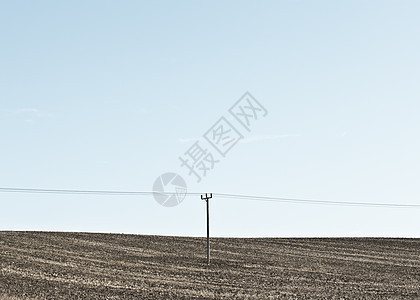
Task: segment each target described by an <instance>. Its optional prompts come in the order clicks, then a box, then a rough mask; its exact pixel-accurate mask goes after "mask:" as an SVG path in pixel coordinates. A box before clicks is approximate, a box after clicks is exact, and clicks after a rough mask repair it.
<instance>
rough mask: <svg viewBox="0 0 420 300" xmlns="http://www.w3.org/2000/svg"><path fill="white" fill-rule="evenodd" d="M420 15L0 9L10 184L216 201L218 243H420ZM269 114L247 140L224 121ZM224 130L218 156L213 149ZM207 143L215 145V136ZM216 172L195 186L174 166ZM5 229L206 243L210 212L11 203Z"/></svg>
mask: <svg viewBox="0 0 420 300" xmlns="http://www.w3.org/2000/svg"><path fill="white" fill-rule="evenodd" d="M419 9H420V3H419V2H418V1H404V0H403V1H382V0H381V1H333V0H331V1H296V0H295V1H286V0H285V1H228V2H226V1H223V2H222V1H148V2H146V1H119V2H116V1H103V0H101V1H84V2H82V1H77V2H75V1H71V2H70V1H67V2H64V1H60V2H56V1H55V2H54V1H1V2H0V37H1V40H0V136H1V139H0V151H1V152H0V153H1V155H0V166H1V172H0V187H14V188H46V189H78V190H117V191H151V190H152V187H153V184H154V182H155V180H156V179H157V178H158V177H159V176H160V175H161V174H164V173H167V172H173V173H176V174H179V176H181V177H182V178H183V179H184V180H185V182H186V184H187V186H188V192H196V193H210V192H211V193H215V197H214V198H213V199H211V200H210V214H211V235H212V236H221V237H227V236H229V237H336V236H362V237H363V236H378V237H380V236H381V237H420V218H419V217H418V216H419V213H420V208H395V207H365V206H363V207H355V206H343V205H319V204H309V203H284V202H264V201H249V200H241V199H224V198H220V197H219V198H218V197H217V196H216V195H217V193H231V194H244V195H258V196H272V197H285V198H297V199H316V200H329V201H356V202H372V203H397V204H417V205H418V204H420V185H419V167H420V158H419V154H418V153H420V139H419V137H420V118H419V113H420V86H419V79H420V55H419V49H420V34H419V31H420V19H419V18H418V13H419ZM246 92H249V93H250V94H251V95H252V96H253V97H254V98H255V99H257V101H258V102H259V104H260V105H261V106H262V107H264V109H266V112H267V114H266V115H265V116H262V115H259V117H258V119H256V120H252V128H250V131H247V130H246V128H244V127H243V126H242V125H241V124H239V123H238V121H237V120H236V119H235V118H234V117H233V115H232V114H230V112H229V109H230V108H231V107H232V106H233V105H234V104H235V103H237V101H238V100H239V99H240V98H241V97H242V96H243V95H244V94H245V93H246ZM221 117H225V118H226V120H228V121H229V122H230V123H231V125H232V126H233V127H235V128H236V129H237V130H238V131H239V132H240V134H241V135H242V136H243V139H241V140H240V141H239V142H238V143H236V144H235V145H234V147H232V148H231V149H230V151H229V152H228V153H227V154H226V155H225V157H223V156H220V153H218V152H217V151H216V150H215V149H214V147H213V146H212V145H210V144H209V143H208V141H207V140H206V139H204V138H203V135H204V134H205V133H206V132H208V131H209V130H211V129H212V128H214V127H213V126H214V125H215V124H216V122H218V120H219V119H220V118H221ZM210 132H211V131H210ZM196 141H199V145H201V146H202V147H203V148H205V150H207V152H206V153H211V154H212V155H213V158H215V159H216V160H219V162H218V163H216V164H215V165H214V168H213V169H211V170H209V171H208V172H207V174H206V176H203V178H202V180H201V182H199V183H198V182H196V181H197V180H196V178H195V177H194V175H191V176H190V175H189V171H188V169H187V168H186V167H185V166H184V167H181V162H180V159H179V158H180V157H181V158H182V157H184V158H185V157H186V156H185V153H186V152H187V150H188V149H190V147H192V146H193V145H194V143H195V142H196ZM0 205H1V209H0V230H43V231H83V232H113V233H134V234H156V235H179V236H204V235H205V230H206V229H205V226H206V224H205V203H204V202H203V201H202V200H200V198H199V196H188V197H186V198H185V200H184V201H182V202H181V203H180V204H179V205H177V206H175V207H164V206H162V205H160V204H159V203H157V202H156V201H155V199H154V198H153V196H152V195H146V196H98V195H58V194H48V195H45V194H23V193H4V192H1V193H0Z"/></svg>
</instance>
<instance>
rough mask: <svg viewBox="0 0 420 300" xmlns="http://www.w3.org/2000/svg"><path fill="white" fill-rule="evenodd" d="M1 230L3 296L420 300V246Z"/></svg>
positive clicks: (371, 240) (403, 241)
mask: <svg viewBox="0 0 420 300" xmlns="http://www.w3.org/2000/svg"><path fill="white" fill-rule="evenodd" d="M211 249H212V251H211V253H212V262H211V264H210V265H209V266H208V265H207V264H206V240H205V239H204V238H188V237H162V236H142V235H122V234H94V233H58V232H0V299H9V298H10V299H232V298H234V299H279V298H280V299H283V298H285V299H320V298H323V299H420V239H386V238H310V239H309V238H308V239H307V238H258V239H236V238H235V239H234V238H214V239H212V240H211Z"/></svg>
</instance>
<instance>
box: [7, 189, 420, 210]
mask: <svg viewBox="0 0 420 300" xmlns="http://www.w3.org/2000/svg"><path fill="white" fill-rule="evenodd" d="M0 193H29V194H63V195H97V196H152V195H153V194H154V192H153V191H112V190H73V189H33V188H7V187H2V188H0ZM160 194H165V193H160ZM167 194H168V195H172V194H173V193H167ZM213 194H214V195H215V196H217V197H218V198H224V199H238V200H249V201H266V202H283V203H300V204H318V205H338V206H364V207H389V208H420V204H398V203H376V202H358V201H331V200H315V199H299V198H283V197H268V196H253V195H240V194H225V193H213ZM197 195H201V193H194V192H187V193H185V196H197Z"/></svg>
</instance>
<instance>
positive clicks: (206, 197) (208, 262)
mask: <svg viewBox="0 0 420 300" xmlns="http://www.w3.org/2000/svg"><path fill="white" fill-rule="evenodd" d="M211 198H213V194H212V193H210V194H207V193H206V195H205V196H203V195H201V200H205V201H206V208H207V264H208V265H209V264H210V214H209V200H210V199H211Z"/></svg>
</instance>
